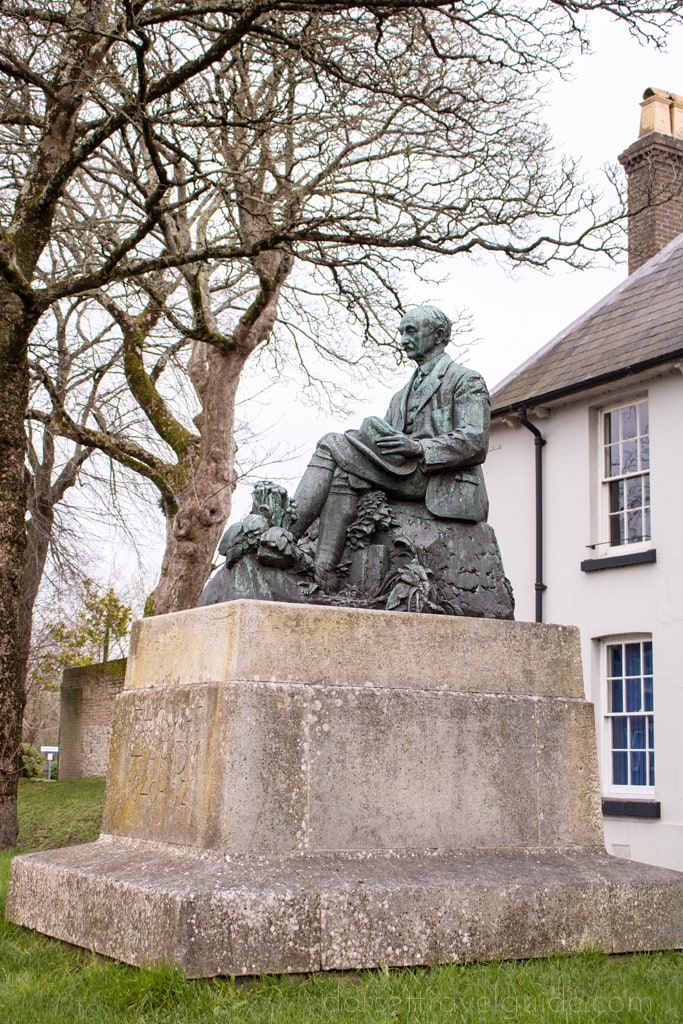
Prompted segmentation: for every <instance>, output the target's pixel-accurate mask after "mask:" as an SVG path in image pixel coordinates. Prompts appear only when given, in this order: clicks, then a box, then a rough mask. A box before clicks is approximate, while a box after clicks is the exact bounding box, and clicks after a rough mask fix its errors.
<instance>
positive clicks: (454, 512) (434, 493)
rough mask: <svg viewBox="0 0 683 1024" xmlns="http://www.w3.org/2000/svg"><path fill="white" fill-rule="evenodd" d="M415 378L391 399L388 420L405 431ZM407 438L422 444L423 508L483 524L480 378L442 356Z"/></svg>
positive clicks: (484, 403) (484, 444) (484, 437)
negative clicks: (409, 437)
mask: <svg viewBox="0 0 683 1024" xmlns="http://www.w3.org/2000/svg"><path fill="white" fill-rule="evenodd" d="M414 380H415V375H413V377H412V378H411V379H410V380H409V381H408V383H407V384H406V385H405V387H404V388H402V389H401V391H399V392H398V394H396V395H394V397H393V398H392V400H391V403H390V405H389V410H388V412H387V415H386V417H385V418H386V420H387V422H388V423H389V424H391V426H392V427H395V428H396V429H397V430H401V431H403V432H406V426H407V410H408V400H409V398H410V393H411V389H412V387H413V383H414ZM413 398H414V400H416V402H417V405H416V408H415V409H414V413H413V422H412V427H410V428H409V430H410V436H411V437H414V438H416V439H418V440H419V441H421V442H422V447H423V449H424V459H423V463H422V468H423V469H424V471H425V472H426V473H427V474H428V477H429V480H428V483H427V493H426V497H425V504H426V506H427V508H428V509H429V511H430V512H431V513H432V514H433V515H436V516H442V517H444V518H446V519H465V520H469V521H470V522H475V523H477V522H482V521H483V520H485V519H486V517H487V515H488V496H487V494H486V485H485V484H484V474H483V472H482V468H481V464H482V463H483V462H484V460H485V458H486V455H487V452H488V442H489V423H490V401H489V393H488V389H487V387H486V383H485V381H484V378H483V377H482V376H481V374H479V373H477V372H476V371H475V370H470V369H468V368H467V367H465V366H461V365H460V364H459V363H456V362H454V361H453V360H452V359H451V358H450V356H448V355H446V353H444V354H443V355H442V356H441V358H440V359H439V360H438V361H437V362H436V363H435V365H434V366H433V367H432V370H431V372H430V373H429V374H428V375H427V376H426V377H425V379H424V380H423V381H422V383H421V384H419V385H417V390H416V392H415V394H414V396H413Z"/></svg>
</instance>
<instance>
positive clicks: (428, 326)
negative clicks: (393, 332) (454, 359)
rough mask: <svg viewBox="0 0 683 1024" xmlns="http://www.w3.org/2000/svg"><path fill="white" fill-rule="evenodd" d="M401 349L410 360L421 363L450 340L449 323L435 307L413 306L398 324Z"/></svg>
mask: <svg viewBox="0 0 683 1024" xmlns="http://www.w3.org/2000/svg"><path fill="white" fill-rule="evenodd" d="M398 329H399V332H400V335H401V347H402V348H403V351H404V352H405V353H406V355H407V356H408V357H409V358H410V359H414V360H415V362H416V363H418V364H419V363H423V362H425V361H426V360H427V359H431V358H432V356H433V355H435V354H436V352H437V351H439V350H441V351H443V350H444V349H445V347H446V345H447V344H448V342H449V341H450V340H451V321H450V320H449V319H448V317H447V316H446V314H445V313H442V312H441V310H440V309H437V308H436V306H415V307H414V308H413V309H409V310H408V312H407V313H406V315H405V316H404V317H403V319H402V320H401V323H400V324H399V328H398Z"/></svg>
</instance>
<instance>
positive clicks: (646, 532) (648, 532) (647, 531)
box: [643, 509, 652, 540]
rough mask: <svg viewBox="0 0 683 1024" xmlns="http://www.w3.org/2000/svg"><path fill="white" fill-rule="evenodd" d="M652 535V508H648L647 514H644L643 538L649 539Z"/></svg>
mask: <svg viewBox="0 0 683 1024" xmlns="http://www.w3.org/2000/svg"><path fill="white" fill-rule="evenodd" d="M651 536H652V525H651V522H650V510H649V509H646V510H645V515H644V518H643V540H649V539H650V537H651Z"/></svg>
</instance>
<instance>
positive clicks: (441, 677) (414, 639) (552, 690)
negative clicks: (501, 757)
mask: <svg viewBox="0 0 683 1024" xmlns="http://www.w3.org/2000/svg"><path fill="white" fill-rule="evenodd" d="M241 680H251V681H262V682H271V681H277V682H292V683H298V682H301V683H329V684H332V685H338V686H365V685H372V686H381V687H392V688H394V687H406V688H409V689H424V690H453V691H458V692H462V693H510V694H515V693H516V694H519V695H529V696H542V695H545V696H557V697H576V698H579V699H583V696H584V693H583V676H582V668H581V658H580V650H579V644H578V631H577V630H576V629H575V628H574V627H572V626H547V625H538V624H536V623H532V622H507V621H505V622H501V621H494V620H489V619H465V618H450V617H446V616H440V615H420V616H416V615H408V614H405V613H401V612H394V613H389V612H381V611H365V610H360V609H356V608H326V607H320V606H311V605H305V606H301V605H288V604H271V603H268V602H265V601H234V602H230V603H229V604H218V605H212V606H211V607H209V608H197V609H193V610H190V611H185V612H175V613H174V614H172V615H158V616H155V617H154V618H152V619H141V620H139V621H138V622H136V623H134V625H133V631H132V634H131V644H130V657H129V659H128V668H127V671H126V682H125V686H126V689H141V688H145V687H158V686H173V685H176V684H178V683H182V684H187V683H190V682H192V683H203V682H216V681H233V682H236V681H241Z"/></svg>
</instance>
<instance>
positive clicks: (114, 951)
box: [7, 836, 683, 977]
mask: <svg viewBox="0 0 683 1024" xmlns="http://www.w3.org/2000/svg"><path fill="white" fill-rule="evenodd" d="M7 916H8V918H9V919H10V920H11V921H14V922H15V923H17V924H21V925H24V926H26V927H28V928H34V929H36V930H38V931H40V932H43V933H44V934H47V935H51V936H53V937H55V938H58V939H62V940H64V941H66V942H70V943H74V944H76V945H79V946H84V947H86V948H90V949H94V950H95V951H97V952H98V953H102V954H104V955H106V956H111V957H115V958H117V959H119V960H123V961H125V962H127V963H131V964H138V965H140V964H143V963H156V962H162V961H163V962H168V963H174V964H177V965H179V966H180V967H181V969H182V970H183V971H184V972H185V973H186V974H187V976H188V977H210V976H214V975H249V974H262V973H281V972H300V971H317V970H343V969H346V968H361V967H377V966H379V965H380V964H386V965H388V966H401V965H407V964H431V963H444V962H464V961H469V960H491V959H517V958H520V959H521V958H527V957H539V956H547V955H552V954H555V953H568V952H576V951H579V950H581V949H587V948H600V949H602V950H604V951H606V952H610V953H618V952H626V951H638V950H654V949H672V948H679V947H681V946H683V875H681V874H679V873H677V872H673V871H667V870H664V869H661V868H656V867H652V866H649V865H644V864H637V863H634V862H632V861H627V860H622V859H619V858H615V857H610V856H608V855H607V854H605V853H602V852H595V853H591V852H586V851H585V850H582V851H571V850H568V851H567V852H565V853H560V852H556V851H553V852H543V853H539V852H538V851H534V852H533V853H528V854H524V853H518V852H515V853H510V854H506V853H503V852H500V851H496V852H487V851H481V852H476V853H472V852H467V853H462V854H458V853H444V852H411V851H404V852H397V853H381V854H380V853H365V854H350V853H349V854H344V853H329V854H316V855H300V856H292V857H282V856H279V857H277V858H275V857H273V858H269V857H267V856H262V857H249V858H233V859H231V858H228V857H220V856H215V855H211V854H208V853H201V852H198V851H196V850H189V849H187V848H184V847H172V846H169V845H165V844H160V843H152V842H145V841H139V840H131V839H122V838H118V837H110V836H103V837H101V838H100V839H99V840H98V842H96V843H90V844H88V845H84V846H77V847H71V848H66V849H60V850H52V851H47V852H41V853H35V854H30V855H28V856H24V857H17V858H16V859H15V860H14V862H13V865H12V884H11V887H10V896H9V899H8V904H7Z"/></svg>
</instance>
